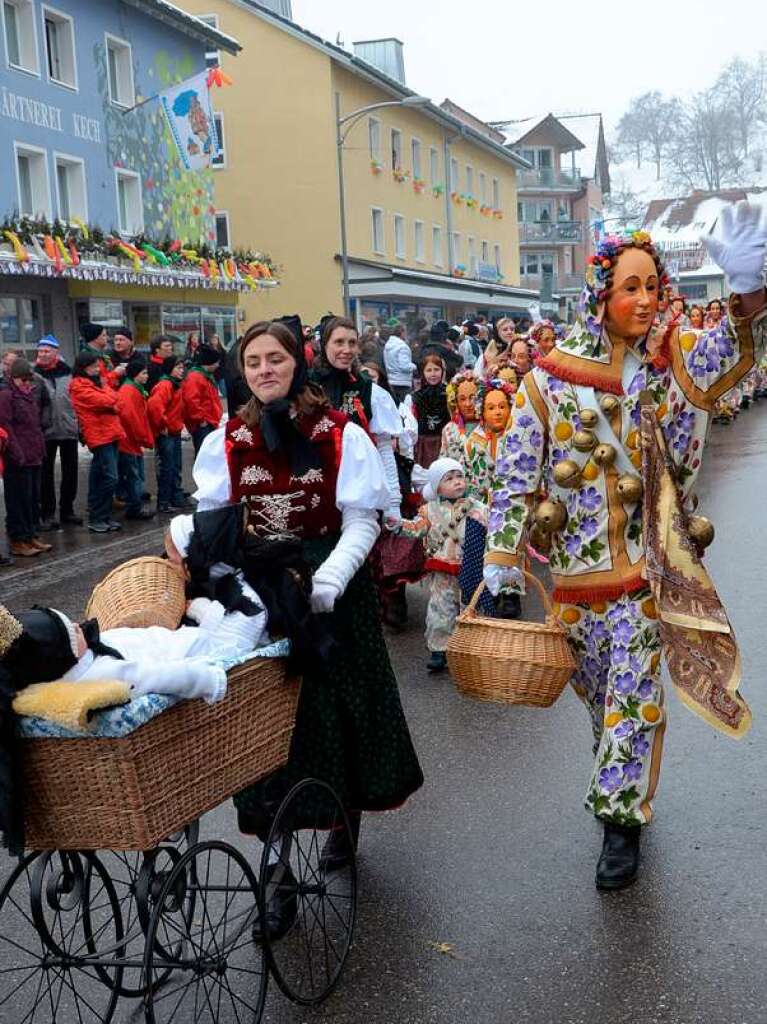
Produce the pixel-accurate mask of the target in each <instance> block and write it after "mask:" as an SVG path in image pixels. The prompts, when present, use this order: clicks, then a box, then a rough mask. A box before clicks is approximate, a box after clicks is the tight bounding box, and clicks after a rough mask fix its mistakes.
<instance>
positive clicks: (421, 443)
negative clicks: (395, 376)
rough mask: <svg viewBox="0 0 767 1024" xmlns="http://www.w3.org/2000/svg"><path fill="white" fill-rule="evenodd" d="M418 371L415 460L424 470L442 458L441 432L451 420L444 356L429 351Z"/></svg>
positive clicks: (414, 402) (414, 411)
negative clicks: (419, 383)
mask: <svg viewBox="0 0 767 1024" xmlns="http://www.w3.org/2000/svg"><path fill="white" fill-rule="evenodd" d="M418 372H419V374H420V377H421V386H420V388H419V389H418V391H416V392H415V393H414V394H413V395H412V396H411V398H412V403H413V404H412V409H413V415H414V416H415V418H416V420H417V421H418V441H417V443H416V446H415V461H416V462H417V463H418V465H419V466H422V467H423V469H428V468H429V466H430V465H431V464H432V462H434V460H435V459H436V458H438V457H439V450H440V445H441V444H442V431H443V430H444V428H445V427H446V426H447V424H448V422H449V421H450V410H449V409H448V405H447V384H446V383H445V378H446V376H447V371H446V369H445V363H444V360H443V359H442V356H440V355H437V354H436V353H434V352H429V353H428V354H427V355H425V356H424V357H423V359H422V360H421V362H420V364H419V367H418Z"/></svg>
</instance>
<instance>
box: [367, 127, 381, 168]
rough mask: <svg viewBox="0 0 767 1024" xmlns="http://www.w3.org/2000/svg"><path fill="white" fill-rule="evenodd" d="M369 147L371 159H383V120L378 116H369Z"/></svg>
mask: <svg viewBox="0 0 767 1024" xmlns="http://www.w3.org/2000/svg"><path fill="white" fill-rule="evenodd" d="M368 149H369V151H370V159H371V160H375V161H376V162H379V161H380V159H381V122H380V121H379V120H378V118H377V117H369V118H368Z"/></svg>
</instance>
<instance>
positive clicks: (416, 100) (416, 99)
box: [400, 96, 431, 107]
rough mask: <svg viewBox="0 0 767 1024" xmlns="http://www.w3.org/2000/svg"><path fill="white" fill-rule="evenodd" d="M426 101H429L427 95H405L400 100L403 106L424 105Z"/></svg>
mask: <svg viewBox="0 0 767 1024" xmlns="http://www.w3.org/2000/svg"><path fill="white" fill-rule="evenodd" d="M427 103H431V99H430V98H429V97H428V96H406V97H405V99H404V100H400V105H401V106H403V107H425V106H426V104H427Z"/></svg>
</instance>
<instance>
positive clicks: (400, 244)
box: [394, 213, 407, 260]
mask: <svg viewBox="0 0 767 1024" xmlns="http://www.w3.org/2000/svg"><path fill="white" fill-rule="evenodd" d="M394 255H395V256H396V257H397V259H400V260H404V259H405V256H406V255H407V245H406V243H405V218H404V217H403V216H401V214H399V213H395V214H394Z"/></svg>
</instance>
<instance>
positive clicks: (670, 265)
mask: <svg viewBox="0 0 767 1024" xmlns="http://www.w3.org/2000/svg"><path fill="white" fill-rule="evenodd" d="M658 249H659V250H660V254H661V256H662V257H663V262H664V263H665V264H666V269H667V270H669V272H673V273H675V274H676V273H679V272H680V271H682V270H700V268H701V267H702V266H703V264H704V263H705V262H706V260H707V258H708V253H707V251H706V249H705V248H704V246H703V245H692V246H690V245H688V246H685V247H682V246H676V245H666V246H664V245H659V246H658Z"/></svg>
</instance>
